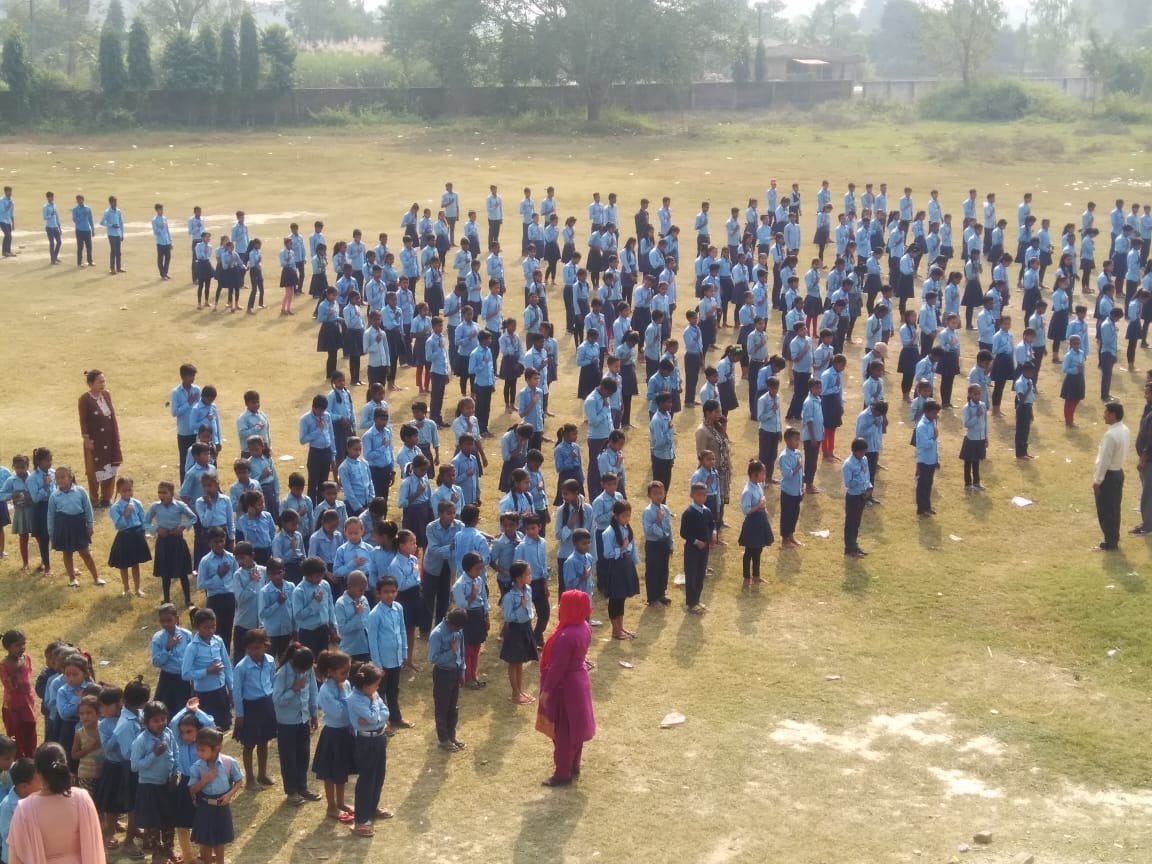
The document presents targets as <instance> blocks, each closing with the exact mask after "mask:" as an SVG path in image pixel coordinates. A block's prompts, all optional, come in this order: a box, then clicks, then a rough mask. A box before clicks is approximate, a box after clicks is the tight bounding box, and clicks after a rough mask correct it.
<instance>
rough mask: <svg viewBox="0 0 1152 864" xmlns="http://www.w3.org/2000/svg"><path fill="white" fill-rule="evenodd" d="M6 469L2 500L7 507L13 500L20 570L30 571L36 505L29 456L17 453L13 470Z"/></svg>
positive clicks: (0, 487) (0, 484) (1, 494)
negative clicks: (29, 562)
mask: <svg viewBox="0 0 1152 864" xmlns="http://www.w3.org/2000/svg"><path fill="white" fill-rule="evenodd" d="M4 470H5V475H6V476H5V477H4V479H3V482H0V501H2V502H3V503H4V506H5V507H7V505H8V502H9V501H11V502H12V533H13V534H15V535H16V536H18V537H19V538H20V572H21V573H27V572H28V538H29V537H30V536H32V534H33V533H34V530H35V521H34V513H33V511H34V509H35V508H34V507H33V502H32V494H31V487H30V485H29V484H30V483H31V482H32V475H31V474H29V473H28V457H27V456H23V455H20V454H17V455H16V456H13V457H12V471H11V472H9V471H8V470H7V469H4Z"/></svg>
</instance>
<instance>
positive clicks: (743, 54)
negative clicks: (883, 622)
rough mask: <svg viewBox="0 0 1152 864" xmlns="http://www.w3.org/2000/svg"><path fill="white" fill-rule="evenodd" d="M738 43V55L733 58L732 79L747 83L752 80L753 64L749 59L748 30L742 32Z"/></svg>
mask: <svg viewBox="0 0 1152 864" xmlns="http://www.w3.org/2000/svg"><path fill="white" fill-rule="evenodd" d="M740 36H741V38H740V40H738V41H737V43H736V56H735V57H733V59H732V80H733V81H735V82H736V83H737V84H747V83H748V82H749V81H751V80H752V64H751V62H750V61H749V60H748V31H747V30H742V31H741V32H740Z"/></svg>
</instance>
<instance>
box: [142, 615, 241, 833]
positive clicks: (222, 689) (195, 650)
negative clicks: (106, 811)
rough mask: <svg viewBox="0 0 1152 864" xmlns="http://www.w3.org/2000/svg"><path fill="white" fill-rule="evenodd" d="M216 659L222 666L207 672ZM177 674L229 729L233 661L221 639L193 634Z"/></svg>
mask: <svg viewBox="0 0 1152 864" xmlns="http://www.w3.org/2000/svg"><path fill="white" fill-rule="evenodd" d="M230 630H231V627H229V631H230ZM215 662H219V663H221V664H222V665H223V667H224V668H223V669H221V670H220V671H219V672H209V671H208V667H209V666H210V665H212V664H213V663H215ZM180 676H181V677H182V678H183V679H184V680H185V681H188V682H190V683H191V684H192V690H193V692H194V693H195V695H196V696H197V697H199V699H200V704H201V706H202V707H203V708H204V710H205V711H207V712H208V713H209V714H211V715H212V716H213V717H214V718H215V719H216V726H217V728H219V729H220V730H221V731H222V732H227V731H228V730H229V729H231V728H232V709H231V708H230V707H229V698H230V694H231V691H232V660H231V658H229V656H228V648H227V646H226V645H225V644H224V640H223V639H222V638H220V637H219V636H213V637H212V638H211V639H210V640H209V641H207V642H205V641H204V639H203V638H202V637H201V636H200V634H199V633H194V634H193V635H192V638H191V639H189V640H188V647H187V648H185V649H184V658H183V660H182V661H181V665H180ZM121 812H122V811H121Z"/></svg>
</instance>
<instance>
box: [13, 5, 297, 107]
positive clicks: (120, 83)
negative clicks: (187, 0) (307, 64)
mask: <svg viewBox="0 0 1152 864" xmlns="http://www.w3.org/2000/svg"><path fill="white" fill-rule="evenodd" d="M3 52H4V53H3V58H2V61H0V78H2V79H3V81H4V83H5V84H7V86H8V89H9V90H10V91H11V92H12V93H13V96H14V97H15V101H16V105H17V107H18V109H21V110H23V111H29V110H32V109H34V108H35V99H34V95H35V90H36V87H37V86H38V83H41V84H44V83H47V82H38V81H37V70H36V68H35V67H34V66H33V64H32V62H31V61H30V59H29V54H30V52H29V50H28V48H27V46H26V44H25V37H24V35H23V34H22V33H21V32H20V31H18V30H12V31H10V32H9V34H8V36H7V37H6V38H5V40H4V47H3ZM295 64H296V44H295V41H294V40H293V38H292V36H291V34H290V33H289V32H288V30H287V29H286V28H285V27H283V26H282V25H279V24H273V25H269V26H267V27H265V28H264V29H263V30H260V29H259V28H258V27H257V26H256V19H255V18H254V17H253V16H252V13H251V12H250V11H247V10H245V11H243V12H242V13H241V14H240V15H239V19H238V22H237V23H236V24H234V23H233V22H232V21H230V20H226V21H225V22H224V23H223V24H222V25H221V26H220V29H219V30H218V31H217V30H214V29H213V28H212V27H211V26H210V25H209V24H208V23H207V22H204V23H202V24H200V26H199V28H198V30H197V31H196V32H195V34H193V33H191V32H188V31H186V30H184V29H182V28H179V27H178V28H175V29H173V30H172V31H171V33H170V34H169V35H168V38H167V41H166V42H165V44H164V47H163V49H162V50H161V51H160V53H159V55H158V56H157V57H156V58H155V62H154V56H153V47H152V37H151V35H150V33H149V30H148V27H147V25H146V24H145V23H144V21H143V19H142V18H140V17H137V18H135V19H134V20H133V21H132V26H131V27H129V28H127V30H125V18H124V12H123V8H122V7H121V4H120V0H112V2H111V3H110V4H109V7H108V14H107V15H106V16H105V19H104V24H103V26H102V27H101V28H100V34H99V42H98V48H97V61H96V66H97V70H98V83H99V88H100V90H101V92H102V93H103V94H104V97H105V104H106V105H107V106H109V107H117V106H119V105H121V103H123V102H124V101H125V100H127V99H129V98H130V97H132V96H133V95H135V96H139V95H140V94H143V93H146V92H148V91H149V90H153V89H155V88H157V87H162V88H164V89H166V90H177V91H201V92H217V91H220V92H224V93H228V94H233V95H243V94H251V93H255V92H256V91H257V90H269V91H284V90H288V89H291V87H292V86H293V84H294V69H295Z"/></svg>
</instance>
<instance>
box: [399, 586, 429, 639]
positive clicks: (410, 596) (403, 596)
mask: <svg viewBox="0 0 1152 864" xmlns="http://www.w3.org/2000/svg"><path fill="white" fill-rule="evenodd" d="M396 599H397V600H399V601H400V607H401V608H402V609H403V610H404V627H405V629H408V630H413V629H415V628H416V626H417V625H418V624H419V623H420V610H421V609H423V608H424V601H423V600H422V599H421V594H420V586H419V585H413V586H412V587H411V588H405V589H404V590H403V591H400V592H398V593H397V594H396Z"/></svg>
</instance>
